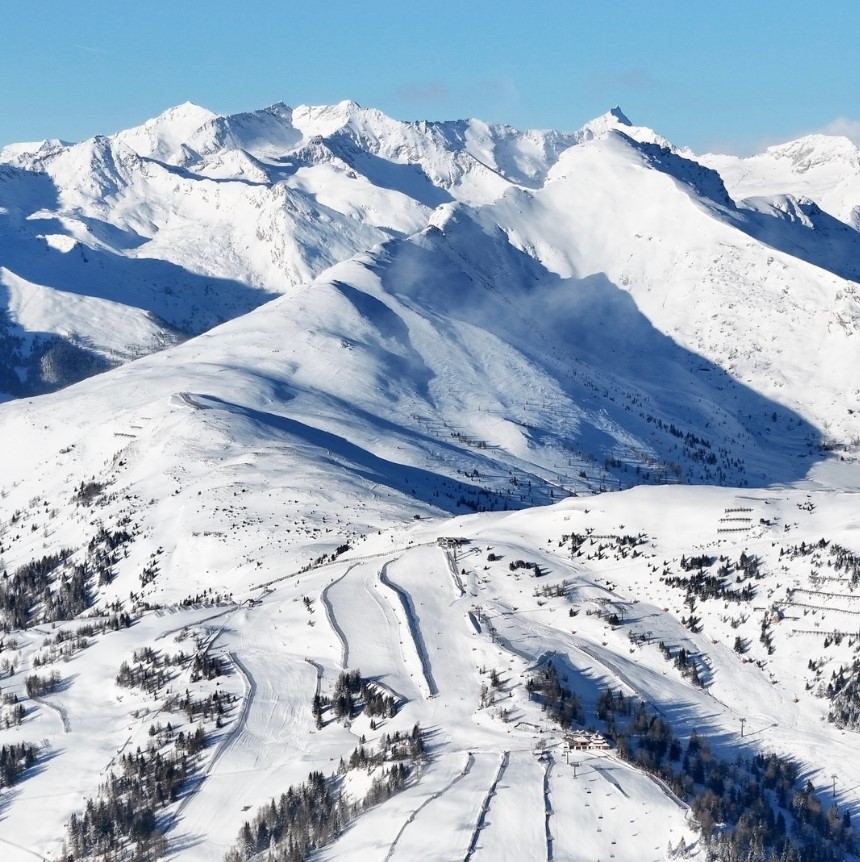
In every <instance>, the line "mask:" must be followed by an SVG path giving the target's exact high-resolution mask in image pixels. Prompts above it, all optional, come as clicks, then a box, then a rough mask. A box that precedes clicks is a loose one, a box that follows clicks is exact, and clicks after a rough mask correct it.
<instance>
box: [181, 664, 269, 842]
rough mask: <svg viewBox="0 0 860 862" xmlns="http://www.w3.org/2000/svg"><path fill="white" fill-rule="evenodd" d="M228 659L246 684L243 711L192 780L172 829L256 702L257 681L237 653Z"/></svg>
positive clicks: (236, 734)
mask: <svg viewBox="0 0 860 862" xmlns="http://www.w3.org/2000/svg"><path fill="white" fill-rule="evenodd" d="M228 657H229V659H230V661H231V662H232V663H233V665H234V667H235V668H236V670H237V671H238V672H239V674H240V676H241V677H242V679H243V681H244V683H245V697H244V698H242V711H241V712H240V713H239V716H238V717H237V719H236V721H235V722H234V723H233V726H232V727H231V728H230V730H229V731H227V733H225V734H224V736H223V738H222V739H221V741H220V742H219V744H218V748H217V750H216V751H215V753H214V754H213V755H212V757H211V759H210V760H209V763H208V764H207V765H206V769H204V770H203V772H202V773H200V774H199V775H197V776H195V777H193V778H191V781H190V787H189V788H188V792H187V793H186V794H185V796H184V797H183V799H182V801H181V802H180V803H179V806H178V808H177V809H176V811H175V812H174V813H173V817H172V819H171V824H170V828H171V829H172V828H173V827H174V826H175V825H176V824H177V823H178V822H179V819H180V817H181V816H182V812H183V811H185V809H186V808H187V807H188V804H189V803H190V802H191V800H192V799H193V798H194V795H195V794H196V793H197V791H198V790H199V789H200V786H201V785H202V784H203V782H204V781H205V780H206V778H207V777H208V776H209V775H210V773H211V772H212V770H213V769H214V768H215V764H216V763H218V761H219V760H220V759H221V757H222V755H223V754H224V752H225V751H226V750H227V749H228V748H229V747H230V745H231V744H232V743H233V740H234V739H235V738H236V737H237V736H238V735H239V734H240V733H241V731H242V728H243V727H244V726H245V722H246V721H247V719H248V713H249V712H250V709H251V703H252V701H253V700H254V695H255V694H256V693H257V682H256V680H255V679H254V677H253V676H251V674H250V673H249V671H248V669H247V668H246V667H245V665H243V664H242V662H241V660H240V659H239V657H238V656H237V655H236V653H233V652H231V653H229V654H228Z"/></svg>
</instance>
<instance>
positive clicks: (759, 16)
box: [0, 0, 860, 152]
mask: <svg viewBox="0 0 860 862" xmlns="http://www.w3.org/2000/svg"><path fill="white" fill-rule="evenodd" d="M0 20H2V26H3V32H4V36H5V38H4V39H3V50H2V51H0V81H2V84H0V144H4V143H10V142H12V141H21V140H36V139H40V138H46V137H59V138H63V139H65V140H81V139H83V138H86V137H89V136H91V135H94V134H98V133H104V134H109V133H111V132H114V131H117V130H119V129H122V128H126V127H128V126H132V125H137V124H139V123H141V122H143V121H144V120H145V119H147V118H148V117H151V116H155V115H156V114H158V113H161V111H163V110H165V109H166V108H168V107H171V106H172V105H175V104H178V103H180V102H184V101H192V102H196V103H198V104H201V105H203V106H205V107H207V108H210V109H211V110H213V111H217V112H219V113H232V112H237V111H242V110H251V109H254V108H260V107H264V106H266V105H268V104H271V103H272V102H276V101H284V102H286V103H287V104H290V105H297V104H325V103H332V102H338V101H341V100H342V99H347V98H351V99H354V100H355V101H357V102H359V103H361V104H363V105H365V106H373V107H378V108H380V109H381V110H383V111H385V112H386V113H388V114H390V115H392V116H395V117H398V118H401V119H418V118H426V119H457V118H462V117H470V116H477V117H481V118H483V119H487V120H495V121H499V122H506V123H510V124H511V125H514V126H517V127H519V128H528V127H539V128H549V127H553V128H559V129H573V128H577V127H579V126H581V125H582V124H583V123H584V122H586V121H587V120H589V119H591V118H592V117H594V116H597V115H599V114H602V113H604V112H605V111H606V110H608V109H609V108H610V107H612V106H613V105H615V104H619V105H621V107H622V108H623V110H624V111H625V113H626V114H627V115H628V116H629V117H630V118H631V119H632V120H633V122H635V123H639V124H642V125H647V126H651V127H652V128H654V129H656V130H657V131H658V132H660V133H661V134H663V135H664V136H665V137H667V138H669V139H670V140H671V141H672V142H673V143H675V144H678V145H688V146H691V147H692V148H693V149H694V150H697V151H700V152H702V151H705V150H708V149H716V150H722V151H732V152H750V151H754V150H756V149H758V148H760V147H762V146H764V145H768V144H771V143H774V142H777V141H782V140H787V139H789V138H791V137H795V136H797V135H800V134H804V133H807V132H809V131H813V130H821V129H832V130H839V131H848V132H851V133H853V134H855V135H856V138H857V141H858V142H860V122H858V121H860V76H858V74H857V56H858V48H857V36H858V33H860V3H858V2H856V0H850V2H849V0H824V2H822V3H819V4H812V3H810V2H808V0H806V2H799V0H779V2H777V0H745V2H737V0H720V2H708V0H686V2H682V0H664V2H662V3H658V4H654V3H647V2H642V0H640V2H628V0H599V2H598V0H596V2H578V0H566V2H565V0H562V2H555V0H532V2H529V3H523V2H508V0H497V2H492V3H491V2H484V0H459V2H449V0H435V2H426V0H425V2H414V0H398V2H389V0H368V2H365V3H359V2H355V0H352V2H341V0H328V2H321V3H316V2H313V0H302V2H301V3H297V2H294V0H280V2H270V0H245V2H243V3H235V2H230V3H228V2H222V1H221V0H215V2H200V0H183V2H178V0H173V2H165V0H153V2H147V0H140V2H134V3H130V2H125V0H111V2H106V0H80V2H75V0H40V2H39V3H38V4H24V3H14V4H12V3H10V4H4V9H3V13H2V19H0Z"/></svg>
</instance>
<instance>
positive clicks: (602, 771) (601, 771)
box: [594, 764, 674, 799]
mask: <svg viewBox="0 0 860 862" xmlns="http://www.w3.org/2000/svg"><path fill="white" fill-rule="evenodd" d="M594 771H595V772H596V773H598V775H600V776H601V777H603V778H604V779H605V780H606V781H608V782H609V783H610V784H611V785H612V786H613V787H614V788H615V789H616V790H617V791H618V792H619V793H620V794H621V795H622V796H623V797H624V798H625V799H629V798H630V796H629V794H628V793H627V792H626V791H625V790H624V788H623V787H622V786H621V785H620V784H619V783H618V779H617V778H616V777H615V776H614V775H613V774H612V773H611V772H610V771H609V770H608V769H607V768H606V767H605V766H597V765H596V764H595V766H594ZM646 774H647V773H646ZM673 795H674V794H673Z"/></svg>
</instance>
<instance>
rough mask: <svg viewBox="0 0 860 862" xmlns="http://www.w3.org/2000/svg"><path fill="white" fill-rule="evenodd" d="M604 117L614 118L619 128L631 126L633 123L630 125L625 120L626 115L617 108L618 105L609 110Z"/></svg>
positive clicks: (628, 121)
mask: <svg viewBox="0 0 860 862" xmlns="http://www.w3.org/2000/svg"><path fill="white" fill-rule="evenodd" d="M604 116H607V117H615V119H616V120H617V121H618V124H619V125H620V126H632V125H633V123H631V122H630V120H628V119H627V115H626V114H625V113H624V111H622V110H621V108H620V107H618V105H616V106H615V107H614V108H610V109H609V112H608V113H607V114H604Z"/></svg>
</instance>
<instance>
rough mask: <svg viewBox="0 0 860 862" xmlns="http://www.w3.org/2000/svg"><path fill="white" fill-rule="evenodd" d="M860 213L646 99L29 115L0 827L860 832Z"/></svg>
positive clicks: (373, 858)
mask: <svg viewBox="0 0 860 862" xmlns="http://www.w3.org/2000/svg"><path fill="white" fill-rule="evenodd" d="M858 212H860V154H858V151H857V149H856V148H855V147H854V146H853V145H852V144H851V143H850V142H849V141H847V139H840V138H832V137H824V136H811V137H808V138H804V139H802V140H800V141H796V142H792V143H789V144H784V145H781V146H779V147H771V148H770V149H768V150H767V151H766V152H765V153H764V154H762V155H759V156H755V157H752V158H748V159H737V158H734V157H728V156H718V155H712V154H709V155H706V156H702V157H699V156H697V155H696V154H693V153H691V152H689V151H688V150H682V149H678V148H675V147H673V146H672V145H671V144H670V143H669V142H668V141H666V140H665V139H664V138H662V137H661V136H660V135H658V134H657V133H655V132H654V131H652V130H650V129H648V128H645V127H642V126H636V125H633V124H632V123H631V122H630V121H629V120H628V119H627V118H626V117H625V116H624V114H623V113H622V112H621V111H620V110H619V109H617V108H615V109H613V110H612V111H610V112H609V113H607V114H606V115H605V116H603V117H599V118H597V119H596V120H594V121H592V122H591V123H588V124H587V125H586V126H584V127H583V128H582V129H580V130H578V131H574V132H570V133H566V132H565V133H563V132H556V131H527V132H520V131H517V130H515V129H512V128H510V127H507V126H500V125H494V124H490V123H485V122H482V121H479V120H468V121H457V122H424V121H422V122H412V123H406V122H400V121H396V120H393V119H391V118H389V117H386V116H385V115H383V114H382V113H380V112H379V111H376V110H369V109H364V108H361V107H360V106H358V105H356V104H355V103H352V102H344V103H341V104H339V105H335V106H327V107H298V108H289V107H287V106H285V105H283V104H278V105H274V106H271V107H269V108H266V109H264V110H260V111H255V112H250V113H246V114H238V115H234V116H218V115H216V114H213V113H211V112H209V111H207V110H205V109H203V108H200V107H197V106H194V105H190V104H186V105H181V106H178V107H176V108H173V109H171V110H169V111H167V112H165V113H164V114H162V115H161V116H159V117H157V118H155V119H152V120H149V121H147V122H146V123H144V124H143V125H142V126H139V127H137V128H134V129H129V130H126V131H123V132H119V133H117V134H115V135H111V136H109V137H96V138H94V139H92V140H89V141H84V142H82V143H78V144H67V143H63V142H60V141H43V142H37V143H33V144H15V145H11V146H7V147H5V148H3V149H0V400H2V403H0V625H2V632H0V858H2V859H3V860H10V862H25V860H33V859H42V860H51V862H54V860H57V862H59V860H72V859H73V860H83V859H97V860H104V862H107V860H138V859H139V860H149V859H157V858H162V857H163V858H168V859H176V860H181V862H204V860H222V859H225V860H228V862H245V860H250V859H254V860H260V862H263V860H268V859H269V858H271V859H273V860H288V862H296V860H305V859H313V860H315V862H322V860H326V862H336V860H359V862H364V860H367V862H409V860H419V859H420V860H440V862H442V860H463V862H472V860H474V862H481V860H487V862H490V860H492V862H497V860H506V862H507V860H510V862H520V860H541V862H543V860H546V862H554V860H557V862H562V860H571V862H573V860H576V862H597V860H603V862H606V860H610V859H616V860H619V862H644V861H645V860H647V862H650V860H670V859H693V860H700V862H705V860H720V862H747V860H755V862H763V860H781V861H782V862H807V860H809V862H814V860H849V862H850V860H857V859H860V836H858V835H857V829H856V828H855V825H854V823H855V821H857V822H860V821H858V818H860V745H858V742H860V737H858V732H860V508H858V499H860V498H858V492H860V463H858V457H857V456H858V446H860V403H858V400H860V399H858V395H860V383H858V379H857V369H858V368H860V346H859V345H860V333H858V329H860V301H858V296H857V284H858V280H860V220H858V215H857V214H858Z"/></svg>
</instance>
